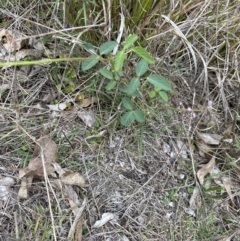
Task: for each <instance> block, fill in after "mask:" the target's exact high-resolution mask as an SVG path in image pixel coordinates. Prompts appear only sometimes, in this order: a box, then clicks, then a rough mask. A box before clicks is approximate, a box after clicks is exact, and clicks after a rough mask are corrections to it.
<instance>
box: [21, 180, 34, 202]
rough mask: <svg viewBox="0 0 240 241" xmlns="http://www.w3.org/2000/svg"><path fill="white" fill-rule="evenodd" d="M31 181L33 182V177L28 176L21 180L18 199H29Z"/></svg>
mask: <svg viewBox="0 0 240 241" xmlns="http://www.w3.org/2000/svg"><path fill="white" fill-rule="evenodd" d="M32 180H33V176H29V177H24V178H23V179H22V182H21V187H20V189H19V191H18V196H19V197H20V198H24V199H26V198H28V197H29V190H30V188H31V186H32Z"/></svg>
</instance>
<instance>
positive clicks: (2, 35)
mask: <svg viewBox="0 0 240 241" xmlns="http://www.w3.org/2000/svg"><path fill="white" fill-rule="evenodd" d="M19 36H21V34H20V33H19V34H17V32H16V33H15V34H14V33H13V32H11V31H9V30H7V29H2V30H1V31H0V39H1V40H2V39H5V42H6V43H3V46H4V48H5V49H6V51H7V52H8V53H12V52H14V51H16V50H20V49H22V48H24V47H26V46H27V45H28V43H29V39H26V38H22V39H21V38H19Z"/></svg>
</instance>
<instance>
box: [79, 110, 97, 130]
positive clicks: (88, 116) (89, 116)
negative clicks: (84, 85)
mask: <svg viewBox="0 0 240 241" xmlns="http://www.w3.org/2000/svg"><path fill="white" fill-rule="evenodd" d="M78 116H79V118H81V120H82V121H83V122H84V123H85V124H86V125H87V126H88V127H92V125H93V124H94V122H95V117H94V114H93V112H92V111H86V110H82V111H79V112H78Z"/></svg>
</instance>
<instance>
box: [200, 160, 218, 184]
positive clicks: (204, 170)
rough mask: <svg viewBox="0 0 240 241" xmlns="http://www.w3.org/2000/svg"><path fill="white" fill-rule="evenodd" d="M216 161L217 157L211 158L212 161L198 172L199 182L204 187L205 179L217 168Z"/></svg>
mask: <svg viewBox="0 0 240 241" xmlns="http://www.w3.org/2000/svg"><path fill="white" fill-rule="evenodd" d="M215 159H216V157H215V156H213V157H212V158H211V160H210V161H209V162H208V163H207V164H206V165H204V166H203V167H202V168H201V169H200V170H198V172H197V177H198V180H199V182H200V184H201V185H203V182H204V177H205V176H206V175H207V174H208V173H210V171H211V170H212V168H213V167H214V166H215Z"/></svg>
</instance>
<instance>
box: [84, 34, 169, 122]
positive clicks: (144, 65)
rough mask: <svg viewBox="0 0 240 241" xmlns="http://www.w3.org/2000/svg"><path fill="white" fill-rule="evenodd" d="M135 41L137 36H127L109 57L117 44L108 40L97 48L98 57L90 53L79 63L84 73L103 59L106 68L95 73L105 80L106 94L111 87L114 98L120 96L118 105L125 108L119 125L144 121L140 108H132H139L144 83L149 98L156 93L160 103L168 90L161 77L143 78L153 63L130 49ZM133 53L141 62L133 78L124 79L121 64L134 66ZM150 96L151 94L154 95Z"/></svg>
mask: <svg viewBox="0 0 240 241" xmlns="http://www.w3.org/2000/svg"><path fill="white" fill-rule="evenodd" d="M137 40H138V36H137V35H135V34H133V35H130V36H129V37H128V38H127V39H126V41H125V42H124V43H123V47H122V49H120V50H118V51H117V52H116V55H111V54H110V52H111V51H113V50H114V49H115V48H117V46H118V43H117V42H116V41H108V42H106V43H104V44H102V45H101V46H100V48H99V55H98V54H97V53H94V54H92V55H91V56H89V57H88V58H87V59H86V60H84V61H83V62H82V70H83V71H87V70H89V69H91V68H92V67H94V66H95V65H96V64H97V63H98V62H99V61H102V62H103V63H106V59H105V58H104V57H105V56H107V64H106V65H107V67H103V68H100V70H99V72H100V74H101V75H102V76H103V77H105V78H106V79H107V80H109V82H108V83H107V84H106V87H105V88H106V91H108V92H110V91H112V90H113V89H114V88H117V90H119V95H118V97H121V103H122V106H123V107H124V109H125V111H124V113H123V114H122V115H121V117H120V121H121V124H122V125H124V126H129V125H131V124H132V123H134V122H135V121H137V122H139V123H143V122H144V121H145V114H144V112H143V110H142V108H141V107H139V108H137V107H136V105H137V104H138V106H139V105H140V104H139V103H141V96H142V92H141V91H143V90H144V85H145V83H146V82H148V83H150V84H152V85H153V86H154V87H155V89H154V90H153V91H151V92H150V93H149V96H150V98H153V97H155V96H156V93H158V94H159V96H160V97H161V98H162V99H163V100H164V101H168V95H167V93H166V91H171V90H172V87H171V84H170V82H169V81H168V80H167V79H166V78H164V77H163V76H161V75H159V74H155V73H151V74H149V75H147V76H145V74H146V73H147V72H151V71H150V69H149V63H150V64H154V62H155V61H154V59H153V57H152V56H151V55H150V53H149V52H148V51H147V50H146V49H144V48H142V47H140V46H136V47H132V45H133V44H134V43H135V42H136V41H137ZM134 54H136V55H137V56H139V57H141V59H140V61H139V62H138V63H137V64H136V66H135V68H134V72H135V74H134V76H132V77H131V78H128V77H127V73H126V70H125V68H124V63H125V62H127V63H128V65H130V64H131V65H132V66H134V64H135V62H134V60H135V59H136V57H135V55H134ZM129 57H130V58H129ZM153 93H155V95H154V96H153ZM138 100H140V101H138Z"/></svg>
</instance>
